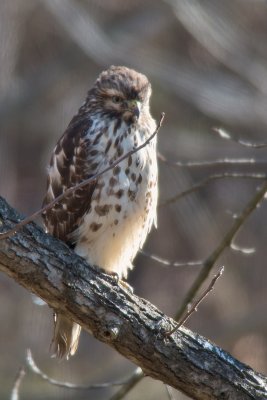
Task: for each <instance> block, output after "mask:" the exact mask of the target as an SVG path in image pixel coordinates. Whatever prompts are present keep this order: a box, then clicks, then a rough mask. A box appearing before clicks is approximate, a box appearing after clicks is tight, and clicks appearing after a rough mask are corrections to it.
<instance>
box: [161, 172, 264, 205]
mask: <svg viewBox="0 0 267 400" xmlns="http://www.w3.org/2000/svg"><path fill="white" fill-rule="evenodd" d="M229 178H230V179H255V180H263V179H266V178H267V175H266V174H261V173H238V172H224V173H222V174H214V175H210V176H208V177H207V178H204V179H202V180H201V181H199V182H197V183H195V184H194V185H192V186H191V187H190V188H189V189H186V190H184V191H182V192H180V193H178V194H177V195H176V196H173V197H171V198H170V199H167V200H164V201H163V202H161V203H160V204H159V207H163V206H168V205H169V204H172V203H175V202H176V201H178V200H180V199H181V198H182V197H185V196H187V195H188V194H191V193H193V192H196V191H197V190H199V189H202V188H203V187H204V186H206V185H207V184H209V183H211V182H213V181H216V180H219V179H229Z"/></svg>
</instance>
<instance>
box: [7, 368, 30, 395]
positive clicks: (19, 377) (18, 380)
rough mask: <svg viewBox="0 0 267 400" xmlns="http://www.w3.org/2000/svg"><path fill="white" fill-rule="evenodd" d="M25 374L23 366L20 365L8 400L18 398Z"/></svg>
mask: <svg viewBox="0 0 267 400" xmlns="http://www.w3.org/2000/svg"><path fill="white" fill-rule="evenodd" d="M25 375H26V371H25V368H24V367H20V369H19V371H18V373H17V376H16V379H15V382H14V385H13V388H12V392H11V396H10V400H19V389H20V385H21V383H22V381H23V378H24V377H25Z"/></svg>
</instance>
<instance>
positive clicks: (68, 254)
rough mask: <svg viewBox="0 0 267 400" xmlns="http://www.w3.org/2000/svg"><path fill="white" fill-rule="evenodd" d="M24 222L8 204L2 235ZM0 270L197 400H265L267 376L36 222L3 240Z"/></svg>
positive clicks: (0, 205) (0, 203)
mask: <svg viewBox="0 0 267 400" xmlns="http://www.w3.org/2000/svg"><path fill="white" fill-rule="evenodd" d="M19 219H20V216H19V215H18V214H17V213H16V211H15V210H14V209H12V208H11V207H10V206H9V205H8V204H7V203H6V202H5V201H4V200H3V199H1V198H0V229H1V230H2V231H6V230H8V229H9V228H11V227H12V226H13V225H14V223H17V222H18V221H19ZM0 270H1V271H3V272H4V273H6V274H7V275H9V276H10V277H11V278H13V279H14V280H15V281H17V282H18V283H19V284H21V285H22V286H24V287H25V288H27V289H28V290H29V291H31V292H33V293H35V294H36V295H38V296H40V297H41V298H42V299H43V300H45V301H46V302H47V304H48V305H49V306H51V307H52V308H53V309H55V310H56V311H57V312H60V313H63V314H64V315H66V316H67V317H68V318H70V319H72V320H74V321H75V322H77V323H79V324H80V325H81V326H82V327H83V328H84V329H85V330H87V331H88V332H91V333H92V334H93V335H94V336H95V337H96V338H97V339H99V340H101V341H103V342H105V343H107V344H109V345H110V346H111V347H113V348H114V349H116V350H117V351H118V352H120V353H121V354H122V355H124V356H125V357H127V358H128V359H129V360H131V361H133V362H134V363H135V364H137V365H139V366H140V367H141V368H142V370H143V371H144V373H145V374H146V375H149V376H151V377H153V378H155V379H159V380H161V381H163V382H164V383H166V384H168V385H170V386H172V387H174V388H176V389H178V390H181V391H182V392H184V393H185V394H187V395H188V396H190V397H191V398H193V399H205V400H206V399H240V400H241V399H242V400H246V399H259V400H260V399H264V398H267V378H265V377H264V376H262V375H260V374H259V373H257V372H255V371H253V370H252V369H251V368H249V367H248V366H246V365H244V364H242V363H240V362H239V361H238V360H236V359H234V358H233V357H232V356H231V355H229V354H228V353H226V352H224V351H223V350H222V349H220V348H219V347H217V346H215V345H214V344H212V343H210V342H209V341H208V340H207V339H205V338H203V337H201V336H199V335H197V334H195V333H193V332H191V331H189V330H188V329H185V328H181V329H179V330H178V331H177V332H175V333H174V334H173V335H171V336H170V337H168V336H167V335H166V333H167V332H168V331H169V330H170V329H171V328H172V327H173V326H174V325H173V324H174V322H173V320H172V319H170V318H168V317H167V316H166V315H164V314H163V313H162V312H160V311H159V310H158V309H157V308H156V307H155V306H153V305H152V304H150V303H149V302H147V301H146V300H144V299H141V298H139V297H137V296H135V295H134V294H131V293H129V292H128V291H127V290H125V289H124V288H122V287H120V286H119V285H118V284H117V282H116V281H115V279H114V278H112V277H110V276H109V275H106V274H103V273H101V272H100V271H99V270H98V269H96V268H95V267H93V266H89V265H88V264H87V263H86V262H85V261H84V260H83V259H82V258H80V257H78V256H77V255H76V254H74V253H73V252H72V251H71V249H69V248H68V247H67V246H66V245H65V244H64V243H62V242H60V241H59V240H57V239H55V238H53V237H51V236H49V235H46V234H45V233H44V232H43V230H42V229H41V228H39V227H38V226H37V225H36V224H34V223H31V224H29V225H27V227H26V228H24V229H23V230H22V231H20V232H18V233H17V234H16V235H14V236H12V237H10V238H8V239H4V240H0Z"/></svg>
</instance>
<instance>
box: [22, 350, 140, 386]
mask: <svg viewBox="0 0 267 400" xmlns="http://www.w3.org/2000/svg"><path fill="white" fill-rule="evenodd" d="M26 363H27V366H28V368H29V369H30V371H32V372H33V373H35V374H36V375H38V376H40V377H41V378H42V379H43V380H44V381H47V382H48V383H50V384H51V385H55V386H59V387H63V388H68V389H81V390H91V389H105V388H108V387H111V386H122V385H128V384H129V383H130V382H131V381H132V379H133V376H136V375H137V370H138V372H139V370H140V371H141V372H142V370H141V368H137V369H136V370H135V371H134V374H133V375H131V376H130V377H129V378H127V379H124V380H121V381H114V382H104V383H91V384H89V385H76V384H75V383H71V382H62V381H57V380H55V379H53V378H50V377H49V376H48V375H46V374H45V373H44V372H43V371H41V370H40V368H39V367H38V366H37V365H36V363H35V361H34V359H33V357H32V353H31V350H30V349H27V353H26Z"/></svg>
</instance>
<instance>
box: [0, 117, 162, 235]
mask: <svg viewBox="0 0 267 400" xmlns="http://www.w3.org/2000/svg"><path fill="white" fill-rule="evenodd" d="M164 117H165V113H161V116H160V120H159V123H158V125H157V127H156V129H155V131H154V132H153V133H152V135H150V136H149V138H148V139H147V140H145V141H144V143H142V144H141V145H140V146H138V147H136V148H134V149H132V150H130V151H128V152H127V153H126V154H124V155H123V156H121V157H119V158H118V159H117V160H116V161H114V162H113V163H111V164H110V165H109V166H108V167H106V168H104V169H103V170H102V171H100V172H98V173H96V174H95V175H94V176H92V177H91V178H88V179H85V180H84V181H82V182H80V183H78V184H77V185H75V186H71V187H70V188H68V189H67V190H65V192H63V193H62V194H61V195H59V196H58V197H56V198H55V199H54V200H53V201H51V202H50V203H48V204H47V205H46V206H44V207H43V208H41V209H39V210H38V211H36V212H35V213H33V214H32V215H30V216H29V217H27V218H25V219H23V220H22V221H20V222H19V223H18V224H16V225H15V226H14V227H13V228H12V229H10V230H8V231H7V232H1V233H0V240H1V239H6V238H8V237H10V236H11V235H13V234H15V233H16V232H17V231H18V230H19V229H21V228H22V227H23V226H25V225H27V224H28V223H30V222H32V221H33V220H34V219H35V218H37V217H38V216H39V215H40V214H43V213H44V212H46V211H48V210H50V209H51V208H52V207H53V206H54V205H55V204H56V203H58V202H60V201H61V200H62V199H64V197H66V196H68V195H70V194H71V193H73V192H74V191H75V190H77V189H80V188H82V187H84V186H86V185H89V184H92V183H93V182H94V181H95V180H96V179H97V178H99V177H100V176H101V175H103V174H105V173H106V172H108V171H110V170H111V169H113V168H114V167H116V166H117V165H118V164H120V163H121V162H122V161H123V160H125V159H126V158H128V157H129V156H131V155H133V154H134V153H136V152H137V151H139V150H141V149H143V148H144V147H145V146H146V145H147V144H148V143H149V142H150V141H151V140H152V139H153V138H154V137H155V136H156V135H157V133H158V132H159V130H160V128H161V126H162V123H163V120H164Z"/></svg>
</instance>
